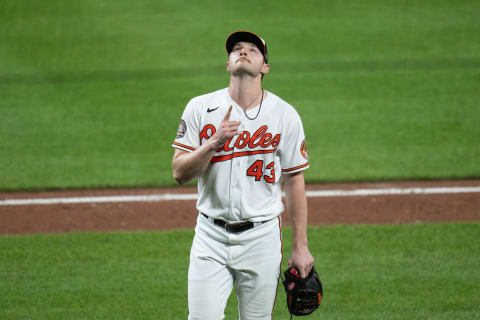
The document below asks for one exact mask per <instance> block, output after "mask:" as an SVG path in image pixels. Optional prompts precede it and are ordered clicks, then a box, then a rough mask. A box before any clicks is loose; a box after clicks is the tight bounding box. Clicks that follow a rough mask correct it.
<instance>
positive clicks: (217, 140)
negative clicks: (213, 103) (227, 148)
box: [211, 106, 242, 148]
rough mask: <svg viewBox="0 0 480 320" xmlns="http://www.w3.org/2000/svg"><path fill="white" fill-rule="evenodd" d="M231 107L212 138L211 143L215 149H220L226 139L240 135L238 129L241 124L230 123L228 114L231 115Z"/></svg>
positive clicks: (236, 122)
mask: <svg viewBox="0 0 480 320" xmlns="http://www.w3.org/2000/svg"><path fill="white" fill-rule="evenodd" d="M232 109H233V106H230V108H228V111H227V113H226V114H225V117H224V118H223V120H222V122H220V125H219V127H218V129H217V132H215V134H214V135H213V137H212V139H211V140H212V142H213V143H214V144H215V148H220V147H221V146H223V145H224V144H225V142H227V140H228V139H230V138H232V137H234V136H236V135H238V134H240V131H239V130H238V127H239V126H240V124H241V123H242V122H241V121H231V120H230V114H231V113H232Z"/></svg>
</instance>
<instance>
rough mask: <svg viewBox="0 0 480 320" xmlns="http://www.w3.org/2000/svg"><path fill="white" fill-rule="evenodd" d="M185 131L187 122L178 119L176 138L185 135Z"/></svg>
mask: <svg viewBox="0 0 480 320" xmlns="http://www.w3.org/2000/svg"><path fill="white" fill-rule="evenodd" d="M185 132H187V123H186V122H185V120H183V119H180V124H179V125H178V131H177V136H176V139H179V138H183V137H184V136H185Z"/></svg>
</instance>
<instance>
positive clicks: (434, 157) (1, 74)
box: [0, 0, 480, 190]
mask: <svg viewBox="0 0 480 320" xmlns="http://www.w3.org/2000/svg"><path fill="white" fill-rule="evenodd" d="M479 21H480V5H479V4H478V3H477V2H475V1H455V2H452V1H433V0H430V1H422V2H421V3H419V2H417V1H401V2H384V1H378V0H368V1H362V2H361V3H350V4H347V3H343V4H342V5H340V4H336V3H332V2H327V1H313V0H310V1H302V2H299V3H295V4H293V3H290V2H287V1H281V2H278V1H272V0H270V1H262V2H261V3H259V2H257V1H253V0H248V1H243V2H242V3H230V2H225V3H221V4H219V3H217V2H216V1H202V2H198V3H190V2H188V3H187V2H185V1H155V2H154V1H150V0H140V1H136V2H135V3H132V2H128V1H124V0H120V1H113V0H106V1H101V2H99V1H94V0H87V1H80V2H78V1H77V2H75V1H63V0H53V1H49V2H43V1H38V0H30V1H3V2H2V3H1V4H0V30H1V31H0V42H1V43H2V46H0V141H1V144H0V153H1V154H2V156H1V157H0V177H1V179H0V190H19V189H45V188H79V187H112V186H139V185H141V186H153V185H155V186H157V185H169V184H174V181H173V179H172V177H171V165H170V160H171V155H172V152H173V151H172V148H171V147H170V144H171V142H172V139H173V137H174V135H175V133H176V130H177V125H178V122H179V118H180V115H181V113H182V110H183V108H184V106H185V104H186V103H187V101H188V100H189V99H190V98H191V97H193V96H195V95H199V94H202V93H206V92H209V91H213V90H216V89H218V88H222V87H225V86H227V85H228V75H227V74H226V72H225V67H224V65H225V62H226V53H225V51H224V41H225V38H226V36H227V35H228V33H229V32H231V31H233V30H237V29H249V30H253V31H256V32H258V33H259V34H261V35H262V36H264V37H265V39H267V41H268V45H269V53H270V61H271V67H272V72H271V73H270V74H269V75H268V76H267V77H266V78H265V80H264V83H265V88H266V89H268V90H271V91H272V92H274V93H276V94H278V95H280V96H281V97H283V98H284V99H285V100H286V101H288V102H290V103H291V104H293V105H294V106H295V107H296V108H297V109H298V110H299V112H300V114H301V116H302V117H303V119H304V125H305V131H306V134H307V139H308V142H309V143H308V147H309V155H310V158H311V163H312V166H311V168H310V169H309V170H308V171H307V172H306V178H307V180H308V181H339V180H386V179H388V180H392V179H422V178H427V179H436V178H463V177H479V176H480V169H479V166H478V159H479V158H480V143H479V137H480V126H478V119H480V107H479V104H478V101H479V100H480V93H479V91H478V87H479V84H480V43H479V42H478V34H479V33H480V23H479Z"/></svg>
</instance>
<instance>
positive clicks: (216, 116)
mask: <svg viewBox="0 0 480 320" xmlns="http://www.w3.org/2000/svg"><path fill="white" fill-rule="evenodd" d="M230 105H232V106H233V109H232V113H231V115H230V120H232V121H241V122H242V124H241V125H240V127H239V131H240V132H241V134H239V135H237V136H235V137H233V138H232V139H230V140H228V141H227V142H226V143H225V144H224V145H223V147H220V148H219V149H217V151H216V153H215V155H214V156H213V158H212V159H211V161H210V165H209V166H208V168H207V169H206V171H205V172H204V173H203V174H202V175H201V176H200V177H199V178H198V196H199V197H198V201H197V209H198V211H199V212H202V213H205V214H207V215H208V216H209V217H211V218H214V219H222V220H225V221H228V222H236V221H247V220H249V221H253V222H258V221H265V220H270V219H273V218H275V217H277V216H279V215H280V214H281V213H282V212H283V210H284V206H283V203H282V200H281V183H282V174H288V173H293V172H298V171H301V170H305V169H307V168H308V167H309V163H308V156H307V149H306V144H305V134H304V131H303V126H302V121H301V119H300V116H299V115H298V113H297V111H296V110H295V109H294V108H293V107H292V106H291V105H289V104H288V103H287V102H285V101H283V100H282V99H281V98H279V97H278V96H276V95H274V94H273V93H271V92H268V94H267V95H266V97H265V98H264V100H263V102H262V104H261V109H260V110H259V108H260V106H256V107H254V108H252V109H250V110H248V111H247V115H248V117H249V118H251V119H254V120H250V119H249V118H247V117H246V116H245V112H244V111H243V109H242V108H241V107H240V106H238V105H237V104H236V103H235V101H233V99H232V98H231V97H230V95H229V93H228V88H225V89H221V90H218V91H215V92H212V93H209V94H205V95H202V96H198V97H195V98H193V99H192V100H190V102H189V103H188V104H187V106H186V108H185V110H184V112H183V115H182V118H181V121H180V126H179V129H178V132H177V136H176V139H175V141H174V142H173V144H172V146H173V147H174V148H178V149H181V150H185V151H189V152H192V151H195V150H196V149H197V148H199V147H200V146H201V145H202V143H205V141H206V140H208V139H210V138H211V137H212V136H213V135H214V134H215V132H216V130H217V128H218V126H219V124H220V122H221V121H222V120H223V119H224V117H225V115H226V113H227V111H228V108H229V107H230ZM259 111H260V112H259ZM257 114H258V116H257Z"/></svg>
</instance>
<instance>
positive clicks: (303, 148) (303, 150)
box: [300, 139, 308, 160]
mask: <svg viewBox="0 0 480 320" xmlns="http://www.w3.org/2000/svg"><path fill="white" fill-rule="evenodd" d="M300 153H301V154H302V156H303V157H304V158H305V159H306V160H308V153H307V143H306V142H305V139H304V140H303V142H302V145H301V146H300Z"/></svg>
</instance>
